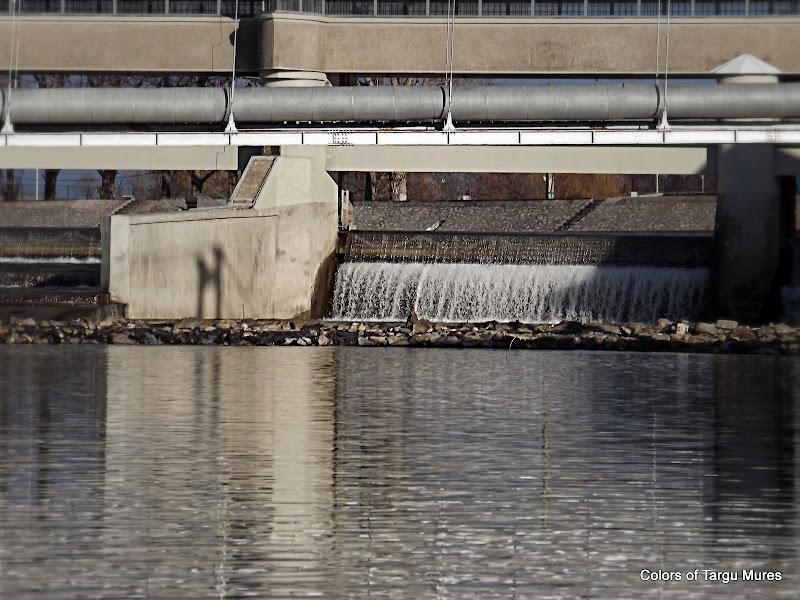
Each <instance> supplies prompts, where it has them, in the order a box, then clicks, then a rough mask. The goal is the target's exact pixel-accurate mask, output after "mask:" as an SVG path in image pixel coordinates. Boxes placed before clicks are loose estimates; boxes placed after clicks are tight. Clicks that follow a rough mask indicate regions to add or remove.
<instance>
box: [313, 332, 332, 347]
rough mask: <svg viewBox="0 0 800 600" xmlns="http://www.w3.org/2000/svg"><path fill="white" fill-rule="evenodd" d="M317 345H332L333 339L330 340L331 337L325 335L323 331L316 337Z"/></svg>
mask: <svg viewBox="0 0 800 600" xmlns="http://www.w3.org/2000/svg"><path fill="white" fill-rule="evenodd" d="M317 345H318V346H332V345H333V340H331V338H329V337H328V336H327V335H325V334H324V333H323V334H322V335H320V336H319V337H318V338H317Z"/></svg>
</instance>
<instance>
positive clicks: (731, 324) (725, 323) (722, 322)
mask: <svg viewBox="0 0 800 600" xmlns="http://www.w3.org/2000/svg"><path fill="white" fill-rule="evenodd" d="M738 325H739V323H738V322H737V321H729V320H727V319H719V320H717V322H716V326H717V329H736V327H738Z"/></svg>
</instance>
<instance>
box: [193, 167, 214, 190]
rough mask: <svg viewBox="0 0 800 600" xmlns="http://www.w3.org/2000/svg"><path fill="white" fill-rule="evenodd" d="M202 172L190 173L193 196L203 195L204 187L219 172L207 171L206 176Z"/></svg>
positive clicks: (194, 171)
mask: <svg viewBox="0 0 800 600" xmlns="http://www.w3.org/2000/svg"><path fill="white" fill-rule="evenodd" d="M201 173H202V171H198V170H192V171H189V178H190V179H191V182H192V193H193V194H202V193H203V186H204V185H205V184H206V181H208V180H209V178H210V177H211V176H213V175H215V174H216V173H217V171H206V173H205V175H202V174H201Z"/></svg>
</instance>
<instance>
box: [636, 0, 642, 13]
mask: <svg viewBox="0 0 800 600" xmlns="http://www.w3.org/2000/svg"><path fill="white" fill-rule="evenodd" d="M636 16H637V17H641V16H642V0H636Z"/></svg>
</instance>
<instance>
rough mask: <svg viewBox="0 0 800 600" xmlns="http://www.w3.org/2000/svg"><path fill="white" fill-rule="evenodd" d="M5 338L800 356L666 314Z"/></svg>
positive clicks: (2, 335)
mask: <svg viewBox="0 0 800 600" xmlns="http://www.w3.org/2000/svg"><path fill="white" fill-rule="evenodd" d="M0 343H5V344H127V345H133V344H138V345H219V346H375V347H379V346H415V347H434V348H494V349H502V350H509V349H514V350H522V349H531V350H535V349H543V350H544V349H547V350H610V351H621V350H624V351H635V352H703V353H716V354H722V353H726V354H774V355H786V354H800V328H798V327H791V326H789V325H786V324H783V323H778V324H768V325H763V326H760V327H748V326H745V325H739V324H738V323H736V322H735V321H724V320H720V321H717V322H716V323H702V322H700V323H693V322H688V321H677V322H675V321H669V320H666V319H661V320H659V322H658V323H656V324H652V325H647V324H642V323H624V324H607V323H588V324H581V323H576V322H572V321H562V322H561V323H558V324H538V325H530V324H521V323H498V322H494V321H492V322H488V323H431V322H429V321H426V320H425V319H417V318H416V315H411V317H409V320H408V321H407V322H406V323H342V322H331V321H309V322H300V321H258V320H249V319H248V320H216V321H215V320H205V321H203V320H201V319H183V320H180V321H129V320H126V319H123V318H113V319H106V320H103V321H100V322H92V321H90V320H88V319H77V320H74V321H69V322H61V321H36V320H34V319H32V318H28V319H17V318H12V319H10V320H9V321H7V322H2V323H0Z"/></svg>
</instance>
